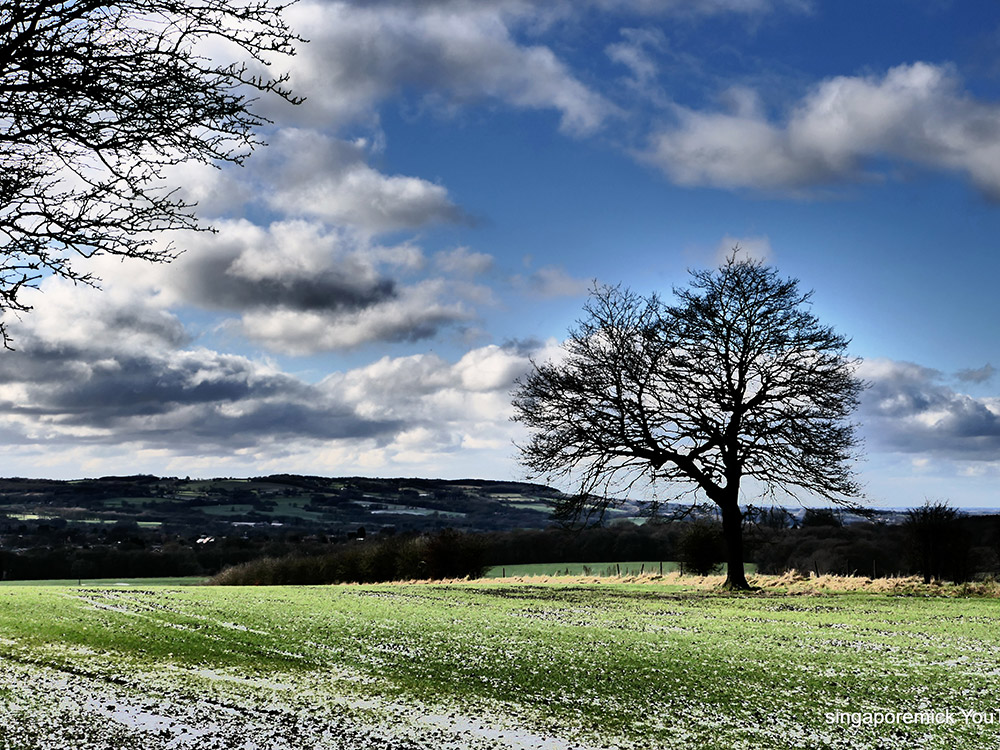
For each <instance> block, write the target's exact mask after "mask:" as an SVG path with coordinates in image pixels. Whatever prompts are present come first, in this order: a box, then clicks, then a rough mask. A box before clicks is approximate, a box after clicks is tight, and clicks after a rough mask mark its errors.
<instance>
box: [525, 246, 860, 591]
mask: <svg viewBox="0 0 1000 750" xmlns="http://www.w3.org/2000/svg"><path fill="white" fill-rule="evenodd" d="M737 249H738V248H737ZM737 249H734V252H733V254H732V255H731V256H730V257H729V258H728V260H727V261H726V263H725V264H724V265H723V266H722V267H721V268H718V269H716V270H711V271H710V270H704V271H695V272H693V273H692V279H691V283H690V285H689V286H688V287H686V288H681V289H675V290H674V296H675V297H676V304H674V305H667V304H665V303H664V302H663V301H662V300H661V299H660V298H659V297H658V296H656V295H652V296H649V297H642V296H639V295H636V294H635V293H633V292H631V291H629V290H627V289H623V288H621V287H607V286H605V287H600V288H596V289H595V290H594V292H593V294H592V296H591V299H590V300H589V302H588V303H587V305H586V306H585V308H584V311H585V313H586V315H585V317H584V318H583V319H582V320H581V321H580V322H579V323H578V327H577V328H576V329H574V330H572V331H570V333H569V337H568V338H567V340H566V342H565V344H564V356H563V358H562V359H561V360H558V361H554V362H550V363H544V364H540V365H539V364H535V365H534V368H533V371H532V372H531V373H529V374H528V375H527V376H526V377H524V378H522V379H521V380H519V381H518V384H517V388H516V390H515V393H514V400H513V403H514V408H515V416H514V419H515V420H516V421H519V422H522V423H523V424H524V425H526V426H527V428H528V430H529V435H530V437H529V441H528V442H527V443H526V444H525V445H523V446H521V460H522V462H523V464H524V465H525V466H526V467H527V468H528V469H529V471H530V472H531V473H532V474H534V475H535V476H545V477H547V478H549V480H550V481H552V480H553V479H556V478H564V479H572V480H573V481H574V482H575V483H578V486H579V491H578V492H577V494H575V495H574V496H571V497H570V498H568V499H567V500H566V501H565V502H564V503H563V506H562V507H561V508H560V512H561V513H562V515H563V516H564V517H565V518H568V519H572V520H576V521H579V520H581V519H583V518H586V517H590V516H591V515H592V514H594V513H597V514H603V512H604V511H605V510H606V508H607V507H609V505H611V504H613V503H614V502H615V501H614V499H613V497H614V495H615V494H618V493H625V494H627V493H628V491H629V490H631V489H633V488H634V487H635V486H636V485H637V483H638V484H642V483H647V482H655V483H660V482H665V483H671V484H675V483H676V484H678V485H679V486H681V487H683V488H684V489H683V492H685V493H687V492H690V493H694V494H696V495H700V496H703V497H707V498H708V499H709V500H711V501H712V502H714V503H715V504H716V505H717V506H718V507H719V508H720V510H721V512H722V521H723V535H724V538H725V543H726V550H727V560H728V566H729V567H728V570H729V573H728V577H727V581H726V583H727V586H729V587H731V588H737V589H744V588H749V585H748V583H747V580H746V577H745V574H744V569H743V528H742V524H743V511H742V510H741V508H740V488H741V482H742V480H743V479H744V478H745V477H749V478H751V479H753V480H756V481H757V484H758V485H759V486H760V488H761V490H762V491H763V493H764V494H768V495H770V496H771V497H772V498H774V497H775V496H776V492H777V491H779V490H780V491H783V492H786V493H788V494H791V495H792V496H794V495H795V492H797V491H803V490H804V491H806V492H808V493H812V494H816V495H819V496H821V497H823V498H826V499H829V500H831V501H833V502H839V503H845V504H846V503H849V502H850V498H851V497H857V496H859V495H860V488H859V486H858V485H857V483H856V482H855V480H854V478H853V459H854V456H855V451H856V448H857V447H858V440H857V438H856V434H855V429H854V425H853V424H851V423H850V422H849V421H848V418H849V416H850V414H851V412H852V411H853V409H854V408H855V407H856V406H857V403H858V397H859V395H860V393H861V391H862V390H863V388H864V384H863V383H862V382H861V381H860V380H859V379H858V378H857V377H856V376H855V374H854V372H855V369H856V364H857V362H856V360H852V359H849V358H848V357H846V356H845V351H846V348H847V345H848V341H847V339H845V338H843V337H842V336H839V335H838V334H836V333H834V332H833V331H832V329H830V328H828V327H824V326H822V325H820V323H819V321H818V320H817V319H816V317H815V316H813V315H812V314H811V312H810V311H809V300H810V297H811V294H812V293H811V292H801V291H799V288H798V282H797V281H796V280H792V279H781V278H779V276H778V274H777V272H776V271H775V270H774V269H772V268H770V267H769V266H767V265H764V264H763V263H762V262H760V261H756V260H750V259H738V255H737V252H736V250H737Z"/></svg>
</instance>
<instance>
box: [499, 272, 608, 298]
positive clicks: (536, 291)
mask: <svg viewBox="0 0 1000 750" xmlns="http://www.w3.org/2000/svg"><path fill="white" fill-rule="evenodd" d="M512 282H513V283H514V285H515V286H516V287H518V288H520V289H521V290H523V291H524V292H526V293H528V294H530V295H532V296H534V297H543V298H547V297H576V296H579V295H585V294H586V293H587V291H588V290H589V289H590V285H591V281H590V279H578V278H575V277H573V276H570V274H569V273H568V272H567V271H566V269H565V268H563V267H561V266H543V267H542V268H539V269H538V270H537V271H533V272H532V273H530V274H528V275H527V276H522V275H517V276H514V277H513V278H512Z"/></svg>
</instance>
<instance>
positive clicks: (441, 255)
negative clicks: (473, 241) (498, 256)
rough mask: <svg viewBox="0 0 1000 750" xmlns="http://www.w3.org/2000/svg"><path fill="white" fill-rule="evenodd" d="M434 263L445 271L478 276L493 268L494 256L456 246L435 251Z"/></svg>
mask: <svg viewBox="0 0 1000 750" xmlns="http://www.w3.org/2000/svg"><path fill="white" fill-rule="evenodd" d="M434 264H435V265H436V266H437V267H438V268H439V269H441V270H442V271H444V272H445V273H453V274H458V275H461V276H477V275H479V274H483V273H486V272H487V271H489V270H490V269H492V268H493V256H492V255H488V254H487V253H477V252H474V251H472V250H470V249H469V248H467V247H456V248H455V249H453V250H442V251H441V252H438V253H435V254H434Z"/></svg>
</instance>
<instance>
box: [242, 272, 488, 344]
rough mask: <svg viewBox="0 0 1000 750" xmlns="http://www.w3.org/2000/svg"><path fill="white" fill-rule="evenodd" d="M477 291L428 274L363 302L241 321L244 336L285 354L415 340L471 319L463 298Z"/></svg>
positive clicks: (263, 312)
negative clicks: (345, 307)
mask: <svg viewBox="0 0 1000 750" xmlns="http://www.w3.org/2000/svg"><path fill="white" fill-rule="evenodd" d="M463 292H467V294H465V295H463ZM482 292H483V290H482V289H481V288H479V287H470V286H466V285H462V284H459V283H457V282H447V281H445V280H443V279H428V280H425V281H421V282H418V283H416V284H413V285H410V286H405V287H403V286H400V287H397V288H396V289H395V293H394V294H392V295H391V296H386V297H384V298H382V299H379V300H373V301H372V303H371V304H369V305H367V306H363V307H356V308H351V309H344V310H336V309H328V310H304V309H294V308H288V307H275V308H262V309H255V310H248V311H246V312H244V313H243V315H242V319H241V323H240V326H241V332H242V333H243V335H244V336H246V337H247V338H249V339H251V340H253V341H256V342H258V343H260V344H263V345H265V346H267V347H268V348H269V349H271V350H273V351H278V352H284V353H286V354H311V353H315V352H322V351H332V350H337V349H353V348H356V347H359V346H362V345H364V344H368V343H372V342H376V341H378V342H400V341H419V340H421V339H428V338H432V337H433V336H435V335H436V334H437V333H438V332H439V331H440V330H441V329H442V328H444V327H447V326H451V325H454V324H456V323H461V322H465V321H469V320H472V319H473V318H474V317H475V314H474V312H473V310H472V308H471V307H470V306H469V305H468V304H467V303H466V302H465V300H464V299H463V297H475V296H478V295H480V294H481V293H482ZM456 298H457V299H456ZM443 299H449V300H452V301H449V302H443V301H442V300H443Z"/></svg>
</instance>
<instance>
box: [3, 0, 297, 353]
mask: <svg viewBox="0 0 1000 750" xmlns="http://www.w3.org/2000/svg"><path fill="white" fill-rule="evenodd" d="M288 4H289V3H282V2H280V1H277V2H276V1H274V0H122V1H121V2H113V3H112V2H106V1H101V0H34V1H26V0H14V1H11V0H0V248H2V249H0V313H3V312H5V311H13V312H15V313H21V312H25V311H27V310H30V305H29V304H28V302H27V301H26V300H25V299H24V297H23V294H22V293H23V292H24V290H25V289H26V288H29V287H32V286H36V285H37V284H38V283H40V281H41V280H42V279H43V278H45V277H46V276H49V275H55V276H59V277H63V278H66V279H70V280H72V281H73V282H77V283H88V284H93V283H95V281H96V279H94V278H93V277H92V276H91V275H90V274H89V273H87V272H86V271H83V270H80V269H79V267H78V264H77V263H75V260H76V259H78V258H79V257H90V256H94V255H102V254H110V255H117V256H122V257H130V258H140V259H144V260H147V261H166V260H170V259H171V258H172V257H173V255H174V252H173V249H172V248H171V247H170V246H169V245H164V244H158V243H157V241H156V235H157V234H158V233H160V232H162V231H164V230H174V229H186V228H201V227H200V225H199V222H198V221H197V219H196V218H195V216H194V214H193V206H192V205H190V204H188V203H186V202H185V201H184V200H183V199H181V198H180V197H179V196H178V194H177V192H176V190H173V189H171V187H170V186H168V185H166V184H165V183H164V177H165V170H166V169H167V168H168V167H170V166H172V165H176V164H179V163H182V162H187V161H195V162H201V163H205V164H216V163H218V162H235V163H241V162H242V161H243V159H244V158H245V157H246V156H247V154H248V153H249V152H250V151H251V150H252V149H253V147H254V146H255V145H257V144H258V143H259V139H258V136H257V134H256V132H257V129H258V127H259V126H260V125H262V124H264V123H265V122H266V120H265V118H264V117H262V116H260V115H259V114H256V113H255V112H254V110H253V103H254V101H255V97H257V96H259V95H261V94H268V95H275V96H278V97H281V98H283V99H286V100H289V101H293V102H294V101H297V100H296V99H295V97H294V96H293V95H292V94H291V92H290V91H289V90H288V89H287V88H286V87H285V85H284V84H285V82H286V78H285V77H284V76H280V75H279V76H268V75H266V74H262V73H261V72H260V71H264V70H266V67H267V65H268V64H269V63H270V62H271V58H273V57H274V56H281V55H289V54H293V53H294V47H293V45H294V44H295V43H296V42H297V41H301V40H300V39H299V38H298V37H297V36H296V35H295V34H294V33H293V32H292V31H291V30H290V29H289V27H288V26H287V25H286V23H285V22H284V20H283V18H282V13H283V11H284V10H285V8H286V7H287V5H288ZM209 47H211V50H212V52H211V53H210V51H209ZM222 50H224V52H220V51H222ZM217 53H218V54H223V55H224V56H225V57H226V58H227V59H224V60H221V61H220V60H218V59H216V58H217ZM0 340H2V341H3V344H4V345H5V346H8V345H9V343H10V339H9V336H8V331H7V329H6V327H5V326H4V324H3V322H2V321H0Z"/></svg>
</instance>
